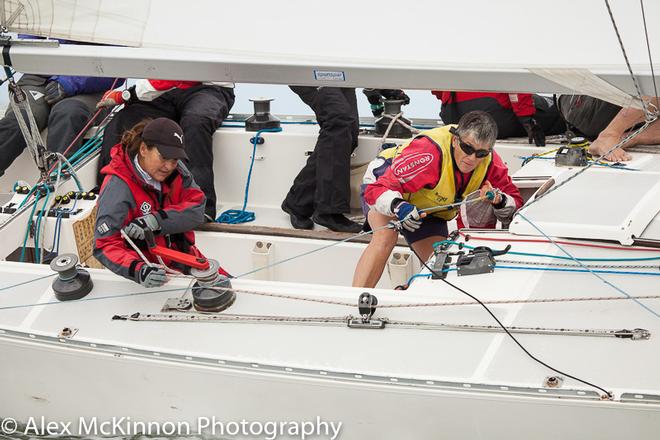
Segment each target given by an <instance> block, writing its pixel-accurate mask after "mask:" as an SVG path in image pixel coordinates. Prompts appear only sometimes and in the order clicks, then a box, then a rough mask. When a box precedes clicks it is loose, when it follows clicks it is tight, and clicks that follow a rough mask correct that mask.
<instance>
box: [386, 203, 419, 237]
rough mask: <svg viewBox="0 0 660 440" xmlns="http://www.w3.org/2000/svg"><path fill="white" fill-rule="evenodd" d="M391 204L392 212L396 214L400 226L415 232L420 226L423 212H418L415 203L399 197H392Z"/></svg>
mask: <svg viewBox="0 0 660 440" xmlns="http://www.w3.org/2000/svg"><path fill="white" fill-rule="evenodd" d="M392 205H393V209H392V212H393V213H394V215H396V218H397V219H398V220H399V223H400V225H401V227H403V228H404V229H406V230H407V231H410V232H415V231H416V230H417V229H419V228H420V226H422V218H423V217H424V214H420V213H419V211H418V210H417V207H416V206H415V205H413V204H412V203H408V202H406V201H405V200H401V199H394V202H393V203H392Z"/></svg>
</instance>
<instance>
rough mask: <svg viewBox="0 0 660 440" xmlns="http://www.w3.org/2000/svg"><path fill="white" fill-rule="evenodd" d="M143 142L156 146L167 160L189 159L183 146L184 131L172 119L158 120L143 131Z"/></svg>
mask: <svg viewBox="0 0 660 440" xmlns="http://www.w3.org/2000/svg"><path fill="white" fill-rule="evenodd" d="M142 140H143V141H144V142H145V143H146V144H149V145H155V146H156V148H158V152H159V153H160V154H161V156H163V157H164V158H165V159H188V155H187V154H186V151H185V149H184V144H183V130H182V129H181V127H180V126H179V124H177V123H176V122H174V121H173V120H171V119H168V118H157V119H154V120H153V121H151V122H149V123H148V124H147V125H146V127H144V131H142Z"/></svg>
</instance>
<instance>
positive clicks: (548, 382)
mask: <svg viewBox="0 0 660 440" xmlns="http://www.w3.org/2000/svg"><path fill="white" fill-rule="evenodd" d="M563 384H564V378H563V377H561V376H548V377H546V378H545V379H544V380H543V386H544V387H547V388H559V387H561V386H562V385H563Z"/></svg>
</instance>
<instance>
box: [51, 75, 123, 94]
mask: <svg viewBox="0 0 660 440" xmlns="http://www.w3.org/2000/svg"><path fill="white" fill-rule="evenodd" d="M48 81H57V82H58V83H59V84H60V85H61V86H62V89H63V90H64V93H65V94H66V96H75V95H83V94H86V93H100V92H105V91H106V90H108V89H110V88H111V87H112V85H113V83H114V82H115V78H96V77H92V76H62V75H55V76H51V77H50V78H49V79H48ZM124 81H125V79H124V78H118V79H117V83H116V84H115V87H119V86H120V85H122V84H124Z"/></svg>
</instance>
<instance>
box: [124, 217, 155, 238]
mask: <svg viewBox="0 0 660 440" xmlns="http://www.w3.org/2000/svg"><path fill="white" fill-rule="evenodd" d="M147 229H148V230H150V231H151V232H156V231H159V230H160V224H159V223H158V220H157V219H156V217H155V216H154V215H153V214H147V215H144V216H142V217H138V218H136V219H135V220H133V221H131V222H130V223H129V224H128V225H126V227H125V228H124V232H126V235H128V236H129V237H131V238H132V239H133V240H144V235H145V230H147Z"/></svg>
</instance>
